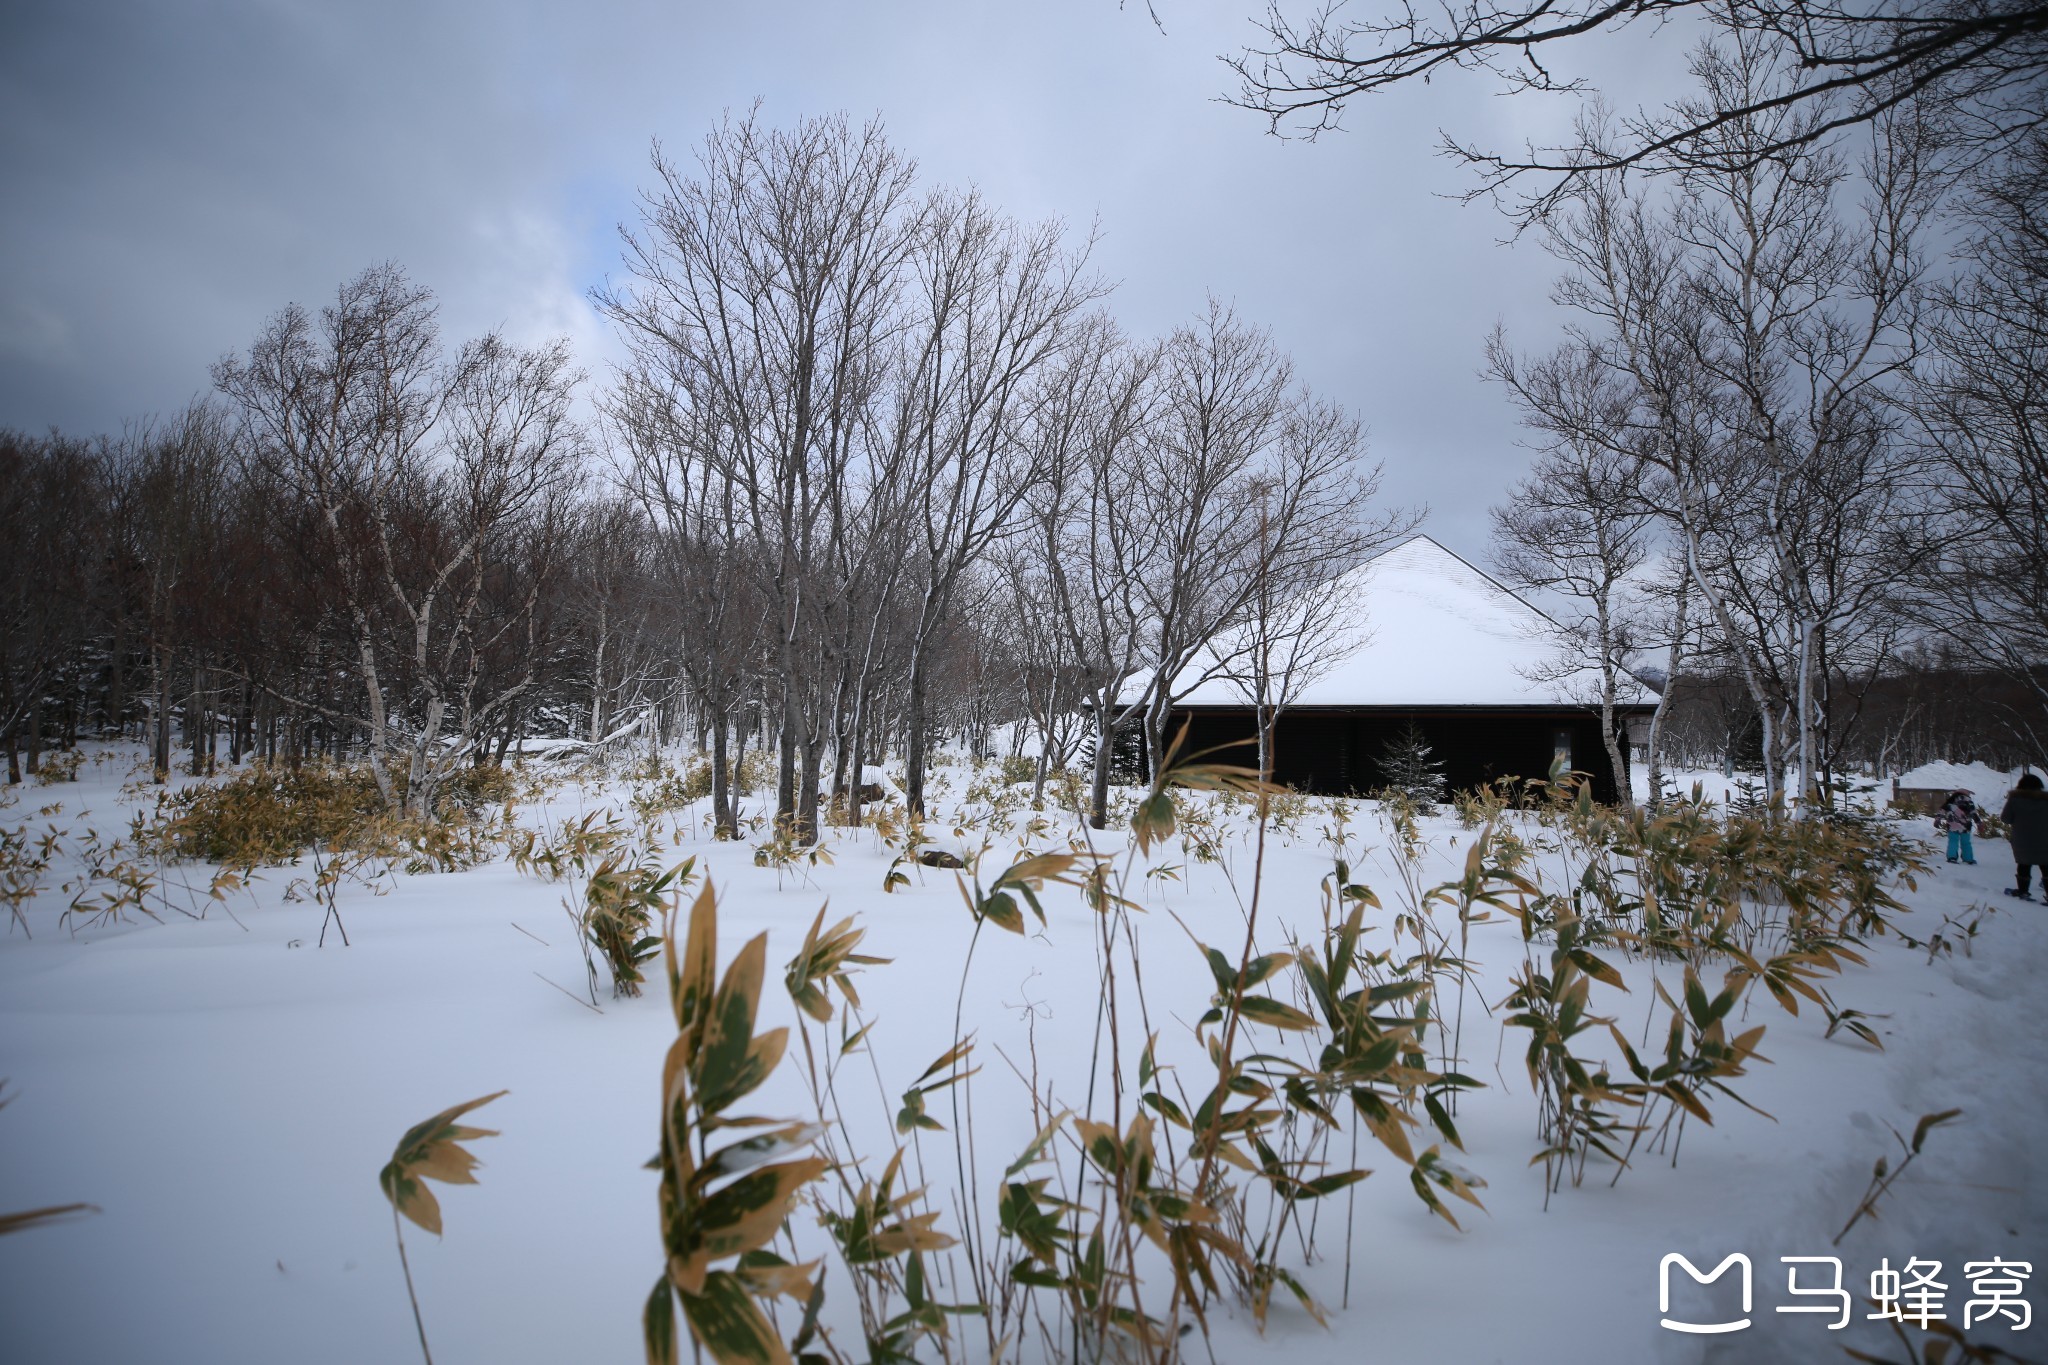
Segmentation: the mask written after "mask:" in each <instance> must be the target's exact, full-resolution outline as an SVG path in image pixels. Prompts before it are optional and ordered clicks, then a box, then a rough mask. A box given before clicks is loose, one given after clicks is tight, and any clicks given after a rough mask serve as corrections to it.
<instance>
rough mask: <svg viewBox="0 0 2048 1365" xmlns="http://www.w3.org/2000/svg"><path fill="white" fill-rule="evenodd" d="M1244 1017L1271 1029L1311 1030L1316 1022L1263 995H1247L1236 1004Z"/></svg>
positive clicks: (1290, 1007) (1294, 1009)
mask: <svg viewBox="0 0 2048 1365" xmlns="http://www.w3.org/2000/svg"><path fill="white" fill-rule="evenodd" d="M1238 1007H1239V1009H1240V1010H1242V1011H1243V1013H1244V1017H1245V1018H1247V1019H1250V1020H1253V1021H1255V1022H1257V1023H1261V1024H1265V1025H1268V1026H1270V1027H1272V1028H1285V1029H1312V1028H1314V1027H1315V1026H1316V1021H1315V1020H1313V1019H1311V1018H1309V1016H1308V1015H1306V1014H1303V1013H1302V1012H1301V1011H1300V1010H1298V1009H1296V1008H1294V1006H1292V1005H1283V1004H1281V1003H1280V1002H1279V1001H1278V1000H1274V999H1270V998H1269V997H1267V996H1263V995H1247V996H1246V997H1244V999H1242V1000H1240V1001H1239V1002H1238Z"/></svg>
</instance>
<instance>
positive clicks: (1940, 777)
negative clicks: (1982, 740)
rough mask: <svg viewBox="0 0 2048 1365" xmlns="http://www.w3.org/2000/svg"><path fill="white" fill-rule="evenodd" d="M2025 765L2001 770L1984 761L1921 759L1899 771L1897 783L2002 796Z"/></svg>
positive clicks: (1918, 788) (1981, 795)
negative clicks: (1932, 761) (1927, 761)
mask: <svg viewBox="0 0 2048 1365" xmlns="http://www.w3.org/2000/svg"><path fill="white" fill-rule="evenodd" d="M2025 771H2026V769H2025V768H2015V769H2014V770H2013V771H2011V772H2009V773H2002V772H2000V771H1999V770H1998V769H1996V768H1994V767H1992V766H1991V765H1990V764H1988V763H1923V764H1921V765H1920V766H1919V767H1917V768H1915V769H1913V770H1912V771H1911V772H1904V773H1900V774H1899V786H1900V787H1902V788H1913V789H1915V790H1942V791H1968V792H1972V793H1974V794H1976V795H1977V796H1980V797H1983V796H2003V795H2004V794H2005V793H2006V792H2008V791H2011V790H2012V785H2013V783H2014V782H2016V781H2018V780H2019V776H2020V774H2021V773H2023V772H2025Z"/></svg>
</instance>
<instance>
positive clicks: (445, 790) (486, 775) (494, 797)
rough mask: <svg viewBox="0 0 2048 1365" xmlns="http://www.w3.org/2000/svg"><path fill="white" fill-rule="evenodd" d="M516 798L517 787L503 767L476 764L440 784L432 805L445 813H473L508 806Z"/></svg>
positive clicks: (515, 781) (492, 764)
mask: <svg viewBox="0 0 2048 1365" xmlns="http://www.w3.org/2000/svg"><path fill="white" fill-rule="evenodd" d="M518 794H519V784H518V781H517V780H516V779H515V778H514V776H513V774H512V773H511V771H510V770H508V769H507V768H505V767H504V766H503V765H502V764H497V763H479V764H475V765H474V766H471V767H467V768H463V769H462V770H460V771H459V772H456V773H454V774H453V775H451V776H450V777H448V778H447V779H446V780H445V781H443V782H442V783H441V790H440V791H438V792H436V793H435V804H437V805H438V806H439V807H440V808H441V809H442V811H443V812H444V813H452V812H454V811H476V810H482V809H483V808H484V807H485V806H503V805H509V804H510V803H511V802H512V801H513V800H515V799H516V798H517V796H518Z"/></svg>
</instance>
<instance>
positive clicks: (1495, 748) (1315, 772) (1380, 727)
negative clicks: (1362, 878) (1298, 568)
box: [1173, 536, 1652, 801]
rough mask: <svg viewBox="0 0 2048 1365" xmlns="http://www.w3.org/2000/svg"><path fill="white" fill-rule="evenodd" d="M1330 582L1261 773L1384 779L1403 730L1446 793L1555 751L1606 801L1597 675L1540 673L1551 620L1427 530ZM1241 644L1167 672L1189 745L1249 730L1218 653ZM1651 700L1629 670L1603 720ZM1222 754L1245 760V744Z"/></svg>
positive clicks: (1291, 779)
mask: <svg viewBox="0 0 2048 1365" xmlns="http://www.w3.org/2000/svg"><path fill="white" fill-rule="evenodd" d="M1338 588H1339V591H1340V592H1341V593H1343V594H1344V595H1345V601H1346V602H1347V603H1349V604H1354V605H1350V606H1347V608H1346V611H1345V616H1346V618H1347V619H1346V621H1345V622H1344V623H1343V625H1342V627H1341V628H1340V629H1339V630H1338V631H1336V632H1335V636H1336V640H1337V643H1335V644H1334V645H1333V646H1332V647H1329V648H1327V649H1325V650H1324V651H1322V653H1323V655H1324V657H1323V658H1322V659H1321V661H1320V665H1321V666H1320V667H1319V668H1317V669H1314V670H1311V673H1310V676H1309V677H1308V678H1307V679H1306V680H1305V681H1304V682H1302V683H1301V684H1299V685H1298V686H1297V688H1296V698H1295V700H1293V701H1292V702H1291V703H1290V704H1289V705H1288V706H1287V707H1286V709H1285V710H1283V711H1282V712H1281V715H1280V719H1279V722H1278V724H1277V725H1276V727H1275V730H1274V743H1273V776H1274V777H1275V779H1276V780H1278V781H1280V782H1282V783H1284V784H1285V785H1287V786H1289V787H1292V788H1294V789H1295V790H1297V791H1306V792H1315V793H1318V794H1323V795H1350V794H1356V793H1362V792H1367V791H1371V790H1373V789H1374V788H1376V787H1381V786H1384V785H1386V776H1385V774H1384V772H1383V771H1382V769H1381V759H1382V757H1383V755H1384V754H1385V753H1386V752H1387V750H1388V748H1389V746H1390V745H1391V744H1393V742H1394V741H1395V740H1396V739H1397V738H1398V737H1399V736H1400V735H1401V734H1402V733H1403V732H1404V731H1405V730H1406V729H1407V728H1408V727H1410V726H1413V727H1414V728H1416V729H1417V730H1419V731H1420V732H1421V733H1422V735H1423V737H1424V739H1426V740H1427V741H1428V743H1429V745H1430V748H1431V749H1432V750H1433V751H1434V756H1435V758H1436V759H1437V760H1438V761H1439V762H1441V763H1442V765H1443V769H1444V776H1445V778H1446V779H1447V780H1448V782H1449V783H1450V785H1451V787H1452V788H1454V789H1459V788H1470V787H1476V786H1479V785H1480V784H1482V783H1486V782H1490V781H1493V780H1495V779H1497V778H1502V777H1536V778H1540V777H1543V776H1545V775H1546V774H1547V773H1548V772H1549V771H1550V768H1551V765H1552V763H1553V762H1554V761H1555V760H1556V759H1558V758H1560V757H1562V758H1564V759H1565V760H1566V761H1567V762H1568V763H1569V764H1570V765H1571V766H1572V767H1574V768H1577V769H1580V770H1582V771H1585V772H1587V773H1589V774H1591V775H1592V780H1593V790H1594V795H1595V796H1596V797H1597V798H1598V799H1600V800H1602V801H1612V800H1614V798H1615V795H1616V793H1615V789H1614V779H1613V776H1612V771H1611V765H1610V764H1609V762H1608V758H1607V750H1606V745H1605V744H1604V742H1603V741H1602V739H1601V735H1600V711H1599V707H1598V704H1597V701H1596V700H1594V699H1595V698H1597V695H1598V694H1597V692H1596V691H1595V690H1594V685H1595V684H1596V683H1597V681H1598V679H1597V676H1596V675H1594V674H1593V672H1592V670H1590V669H1588V670H1585V671H1584V672H1583V673H1581V674H1577V675H1567V676H1564V677H1561V678H1560V677H1557V676H1555V675H1556V673H1557V671H1558V670H1557V668H1556V663H1557V652H1556V648H1555V645H1554V643H1553V641H1554V638H1555V633H1554V629H1553V628H1552V627H1551V624H1550V622H1549V621H1548V620H1547V619H1546V618H1545V617H1544V615H1543V614H1542V613H1541V612H1539V611H1538V610H1537V609H1536V608H1535V607H1533V606H1531V605H1530V604H1529V603H1527V602H1525V601H1523V600H1522V599H1521V598H1519V597H1517V596H1516V595H1515V594H1514V593H1512V592H1510V591H1508V590H1507V589H1506V588H1504V587H1502V586H1501V585H1500V584H1499V583H1496V582H1495V581H1494V580H1493V579H1491V578H1489V577H1488V576H1487V575H1486V574H1484V573H1482V572H1480V571H1479V570H1478V569H1476V568H1474V567H1473V566H1472V565H1470V564H1468V563H1466V562H1465V561H1464V560H1462V559H1460V558H1459V557H1458V556H1457V555H1455V554H1452V553H1451V552H1450V551H1449V550H1447V549H1445V548H1444V547H1443V546H1441V545H1439V544H1437V543H1436V542H1435V541H1434V540H1431V539H1430V538H1429V537H1427V536H1415V537H1412V538H1411V539H1409V540H1407V541H1404V542H1403V543H1402V544H1400V545H1397V546H1395V547H1394V548H1393V549H1391V550H1388V551H1386V552H1385V553H1384V554H1382V555H1380V556H1379V557H1377V558H1375V559H1373V560H1371V561H1369V562H1368V563H1366V564H1364V565H1361V566H1360V567H1359V568H1357V569H1355V570H1353V571H1352V572H1351V573H1350V574H1348V575H1346V576H1345V578H1343V579H1342V580H1340V581H1339V584H1338ZM1242 650H1243V646H1242V643H1241V642H1229V641H1226V642H1222V643H1220V644H1219V645H1218V646H1217V647H1215V648H1214V649H1213V650H1212V651H1211V653H1210V654H1209V656H1208V657H1206V658H1205V659H1202V660H1198V661H1197V663H1196V664H1195V665H1194V666H1193V667H1192V669H1191V670H1190V672H1189V673H1186V674H1183V677H1184V678H1187V679H1188V680H1189V682H1190V683H1191V684H1192V685H1191V686H1190V687H1189V689H1188V691H1187V693H1186V695H1185V696H1184V697H1183V699H1182V701H1181V702H1180V704H1179V706H1178V707H1177V708H1176V715H1177V719H1176V721H1175V725H1174V727H1173V728H1176V729H1177V728H1178V725H1179V719H1180V718H1185V719H1186V720H1187V721H1188V722H1189V731H1188V743H1189V747H1190V748H1192V749H1204V748H1208V747H1210V746H1212V745H1219V744H1227V743H1231V742H1232V741H1237V740H1244V739H1251V738H1253V737H1254V736H1255V735H1256V733H1257V732H1256V728H1255V722H1254V716H1253V711H1252V706H1251V693H1250V688H1249V686H1248V684H1247V683H1246V682H1245V681H1244V678H1243V672H1244V670H1243V669H1242V668H1241V667H1233V666H1232V663H1231V660H1232V657H1233V655H1237V654H1241V653H1242ZM1204 673H1206V674H1208V675H1209V676H1208V677H1207V678H1206V680H1204V681H1201V682H1199V683H1195V682H1194V679H1195V678H1199V677H1201V676H1202V675H1203V674H1204ZM1651 709H1652V699H1651V698H1650V696H1649V694H1648V692H1647V690H1646V689H1644V688H1643V687H1641V686H1640V685H1639V684H1637V683H1636V682H1635V681H1634V680H1633V679H1631V680H1630V684H1629V689H1628V691H1627V693H1626V694H1625V697H1624V699H1623V704H1622V705H1620V706H1619V707H1618V708H1617V715H1616V723H1617V726H1621V725H1623V724H1624V723H1625V722H1626V720H1627V718H1628V717H1629V716H1631V715H1637V716H1640V715H1647V714H1648V712H1649V711H1650V710H1651ZM1624 733H1625V732H1624ZM1627 751H1628V745H1627V741H1626V739H1624V740H1623V744H1622V752H1623V754H1624V755H1626V753H1627ZM1237 752H1239V753H1242V754H1244V755H1245V758H1244V759H1243V761H1244V762H1246V763H1250V762H1252V761H1253V760H1252V758H1251V754H1252V753H1254V752H1255V751H1254V750H1252V749H1250V748H1246V749H1241V750H1238V751H1237Z"/></svg>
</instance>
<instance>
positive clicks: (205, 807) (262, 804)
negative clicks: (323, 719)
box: [150, 763, 384, 867]
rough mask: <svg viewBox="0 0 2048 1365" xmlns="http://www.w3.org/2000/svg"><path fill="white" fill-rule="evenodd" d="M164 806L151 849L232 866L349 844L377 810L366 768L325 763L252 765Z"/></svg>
mask: <svg viewBox="0 0 2048 1365" xmlns="http://www.w3.org/2000/svg"><path fill="white" fill-rule="evenodd" d="M164 805H165V814H166V816H167V817H168V818H166V819H163V820H162V821H160V823H159V824H158V825H157V827H156V829H155V830H154V831H152V832H151V836H150V837H151V841H152V842H153V844H154V845H155V848H154V851H156V852H158V853H160V854H162V855H163V856H165V857H169V858H189V859H197V860H199V861H202V862H210V863H225V864H227V865H229V866H232V867H255V866H258V865H261V864H277V863H287V862H290V861H292V859H294V858H296V857H297V856H298V855H299V853H300V851H301V850H303V849H305V848H307V847H309V846H311V845H312V844H314V843H316V842H327V843H345V842H348V841H349V840H351V839H352V838H354V837H355V836H357V835H358V834H360V833H361V832H362V831H364V830H365V829H367V828H368V827H369V825H370V824H371V823H372V822H373V821H374V820H375V819H376V818H377V817H378V815H380V814H381V813H382V812H383V809H384V802H383V799H382V798H381V797H380V796H379V795H378V792H377V783H376V781H375V779H374V778H373V777H372V776H371V774H370V772H369V770H368V769H367V768H342V767H335V766H332V765H329V764H324V763H307V764H302V765H301V766H299V767H297V768H273V767H268V766H265V765H263V764H257V765H255V766H252V767H250V768H248V769H247V770H245V771H243V772H240V773H237V774H235V776H233V777H231V778H229V779H228V780H226V781H225V782H221V783H218V784H216V785H212V786H204V787H188V788H186V789H185V790H184V791H181V792H178V793H176V794H175V795H172V796H170V797H169V798H167V799H166V801H165V803H164Z"/></svg>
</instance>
